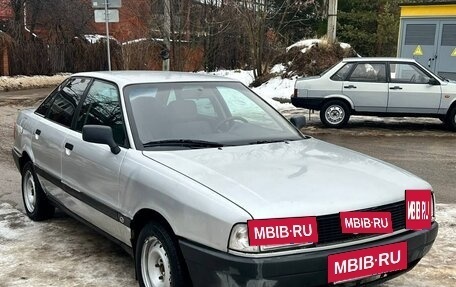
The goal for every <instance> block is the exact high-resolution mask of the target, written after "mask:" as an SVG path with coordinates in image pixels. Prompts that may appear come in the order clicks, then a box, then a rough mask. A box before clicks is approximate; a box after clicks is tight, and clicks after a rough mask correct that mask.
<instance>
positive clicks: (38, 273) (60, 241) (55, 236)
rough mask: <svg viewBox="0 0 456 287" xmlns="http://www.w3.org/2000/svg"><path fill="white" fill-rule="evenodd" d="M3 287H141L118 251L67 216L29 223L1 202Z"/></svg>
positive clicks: (0, 278)
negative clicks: (138, 286)
mask: <svg viewBox="0 0 456 287" xmlns="http://www.w3.org/2000/svg"><path fill="white" fill-rule="evenodd" d="M0 254H1V256H0V270H2V271H1V272H0V286H2V287H15V286H34V287H35V286H56V287H57V286H62V287H64V286H87V287H89V286H90V287H92V286H93V287H95V286H112V287H115V286H119V287H120V286H137V282H136V280H135V276H134V263H133V260H132V258H131V257H129V256H128V255H127V254H126V253H125V252H124V251H122V250H121V249H120V248H119V247H117V246H116V245H114V244H113V243H111V242H110V241H108V240H107V239H105V238H104V237H101V236H99V235H98V234H96V233H95V232H94V231H92V230H90V229H88V228H86V227H85V226H83V225H82V224H79V223H77V222H75V221H74V220H71V219H69V218H66V217H64V218H56V219H53V220H51V221H48V222H45V223H36V222H32V221H30V220H29V219H28V218H27V217H25V215H23V214H22V213H21V212H20V211H18V210H16V209H14V208H12V207H11V206H10V205H9V204H6V203H2V204H0Z"/></svg>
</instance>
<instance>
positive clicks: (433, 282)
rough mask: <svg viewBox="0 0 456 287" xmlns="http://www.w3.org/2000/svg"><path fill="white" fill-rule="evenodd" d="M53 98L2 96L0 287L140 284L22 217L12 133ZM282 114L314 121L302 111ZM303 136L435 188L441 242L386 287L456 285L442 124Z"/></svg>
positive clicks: (126, 263)
mask: <svg viewBox="0 0 456 287" xmlns="http://www.w3.org/2000/svg"><path fill="white" fill-rule="evenodd" d="M48 92H49V89H43V90H31V91H26V92H14V93H0V170H1V175H0V254H2V256H0V270H2V271H1V272H0V287H3V286H5V287H6V286H136V281H135V276H134V269H133V260H132V259H131V258H130V257H129V256H128V255H126V253H124V252H123V251H122V250H121V249H120V248H119V247H117V246H116V245H114V244H112V243H111V242H109V241H108V240H107V239H105V238H103V237H102V236H99V235H98V234H97V233H95V232H93V231H92V230H90V229H89V228H87V227H85V226H84V225H82V224H79V223H77V222H76V221H74V220H72V219H70V218H68V217H66V216H64V215H63V214H58V216H57V218H55V219H53V220H51V221H50V222H45V223H34V222H31V221H30V220H28V219H27V218H26V217H25V216H24V215H23V214H22V211H23V207H22V203H21V198H20V175H19V173H18V172H17V170H16V169H15V167H14V163H13V161H12V158H11V145H12V137H13V128H12V127H13V123H14V120H15V117H16V114H17V111H18V109H24V108H27V107H30V106H33V105H34V104H35V103H36V102H37V101H39V100H40V99H41V98H42V97H44V96H45V95H46V94H47V93H48ZM282 112H283V114H284V115H285V116H289V115H292V114H296V113H299V114H306V115H307V116H309V113H308V111H305V110H285V111H282ZM303 131H304V133H306V134H309V135H311V136H314V137H316V138H318V139H322V140H325V141H328V142H331V143H334V144H338V145H341V146H344V147H347V148H350V149H354V150H356V151H359V152H362V153H365V154H368V155H371V156H373V157H377V158H380V159H382V160H385V161H387V162H390V163H392V164H395V165H398V166H400V167H402V168H404V169H406V170H409V171H411V172H412V173H415V174H417V175H418V176H420V177H422V178H424V179H425V180H427V181H429V182H430V183H431V184H432V185H433V187H434V190H435V192H436V195H437V202H438V203H439V205H438V210H437V217H438V221H439V223H440V226H441V228H440V232H439V236H438V239H437V242H436V244H435V245H434V247H433V249H432V250H431V252H430V254H429V255H428V256H426V257H425V258H424V259H423V260H422V262H420V264H419V265H418V266H417V267H416V268H415V269H414V270H413V271H411V272H410V273H408V274H406V275H405V276H401V277H399V278H397V279H394V280H393V281H391V282H389V283H388V284H385V286H456V248H455V246H454V242H455V240H456V224H455V223H454V222H456V177H455V174H456V154H455V153H454V149H455V146H456V133H454V132H450V131H448V130H446V129H445V128H444V126H443V125H442V124H441V122H440V121H439V120H438V119H407V118H405V119H403V118H386V119H379V118H370V117H369V118H367V117H359V118H356V117H354V118H353V119H352V120H351V121H350V123H349V126H348V127H347V128H346V129H343V130H335V129H326V128H323V126H322V124H321V123H320V122H319V119H318V114H317V113H315V114H310V120H309V122H308V126H307V127H306V128H305V129H303ZM329 178H330V177H329ZM233 286H236V285H235V284H234V283H233Z"/></svg>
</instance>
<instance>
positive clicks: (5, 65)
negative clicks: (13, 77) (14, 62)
mask: <svg viewBox="0 0 456 287" xmlns="http://www.w3.org/2000/svg"><path fill="white" fill-rule="evenodd" d="M0 63H2V66H1V67H0V68H1V73H0V75H1V76H9V75H10V73H9V58H8V48H6V47H4V48H3V50H2V59H1V61H0Z"/></svg>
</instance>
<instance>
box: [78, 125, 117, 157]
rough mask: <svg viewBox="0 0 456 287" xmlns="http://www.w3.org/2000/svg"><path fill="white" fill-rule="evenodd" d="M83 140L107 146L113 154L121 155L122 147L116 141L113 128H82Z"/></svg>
mask: <svg viewBox="0 0 456 287" xmlns="http://www.w3.org/2000/svg"><path fill="white" fill-rule="evenodd" d="M82 139H83V140H84V141H86V142H90V143H97V144H106V145H108V146H109V147H110V148H111V152H112V153H113V154H118V153H120V147H119V145H118V144H117V143H116V142H115V141H114V137H113V135H112V129H111V127H108V126H97V125H86V126H84V127H83V128H82Z"/></svg>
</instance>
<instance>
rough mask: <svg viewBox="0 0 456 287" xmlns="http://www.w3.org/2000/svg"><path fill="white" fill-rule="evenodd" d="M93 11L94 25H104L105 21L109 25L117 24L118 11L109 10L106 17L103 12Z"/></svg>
mask: <svg viewBox="0 0 456 287" xmlns="http://www.w3.org/2000/svg"><path fill="white" fill-rule="evenodd" d="M94 11H95V23H105V22H106V20H107V21H108V22H110V23H117V22H119V10H117V9H109V10H108V13H107V15H106V11H105V10H94Z"/></svg>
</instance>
